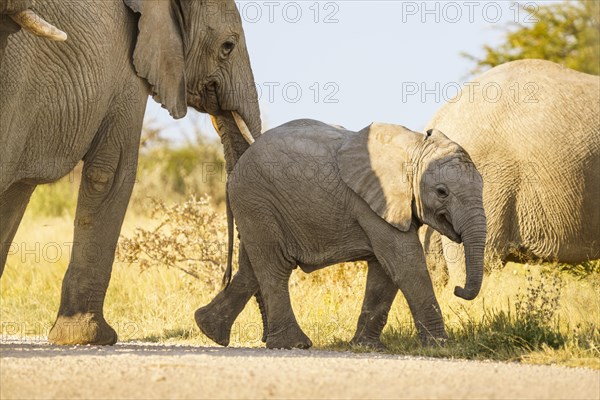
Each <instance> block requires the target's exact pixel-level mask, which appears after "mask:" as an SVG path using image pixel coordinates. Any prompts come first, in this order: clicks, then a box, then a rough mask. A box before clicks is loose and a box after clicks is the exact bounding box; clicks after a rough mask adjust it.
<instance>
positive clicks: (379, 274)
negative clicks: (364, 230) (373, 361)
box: [351, 259, 398, 349]
mask: <svg viewBox="0 0 600 400" xmlns="http://www.w3.org/2000/svg"><path fill="white" fill-rule="evenodd" d="M397 293H398V287H397V286H396V284H395V283H394V282H393V281H392V280H391V278H390V277H389V276H388V275H387V273H386V272H385V270H384V269H383V267H382V266H381V264H380V263H379V261H377V259H372V260H369V270H368V273H367V287H366V290H365V299H364V301H363V306H362V310H361V313H360V317H359V318H358V325H357V327H356V333H355V335H354V338H353V339H352V341H351V343H352V344H356V345H361V346H368V347H372V348H375V349H384V348H385V346H384V345H383V343H381V338H380V337H381V331H382V330H383V327H384V326H385V324H386V323H387V318H388V313H389V312H390V309H391V307H392V303H393V302H394V299H395V298H396V294H397Z"/></svg>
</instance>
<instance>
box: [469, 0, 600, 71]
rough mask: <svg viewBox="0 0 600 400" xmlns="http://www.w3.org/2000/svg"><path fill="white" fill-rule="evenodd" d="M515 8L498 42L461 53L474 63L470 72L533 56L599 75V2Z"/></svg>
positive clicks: (537, 4) (534, 4)
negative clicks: (479, 52)
mask: <svg viewBox="0 0 600 400" xmlns="http://www.w3.org/2000/svg"><path fill="white" fill-rule="evenodd" d="M515 6H517V3H515ZM518 11H519V13H518V15H519V18H518V19H517V18H516V19H517V20H518V22H514V23H511V24H509V25H508V26H506V27H505V39H504V42H503V43H502V44H500V45H499V46H497V47H494V46H490V45H485V46H484V47H483V50H484V55H483V57H476V56H474V55H471V54H463V56H465V57H467V58H468V59H471V60H473V61H474V62H475V64H476V67H475V69H474V70H473V71H471V72H472V73H479V72H482V71H484V70H486V69H489V68H493V67H495V66H498V65H500V64H504V63H507V62H509V61H515V60H522V59H524V58H537V59H542V60H549V61H553V62H555V63H558V64H562V65H564V66H565V67H568V68H571V69H574V70H576V71H580V72H585V73H587V74H593V75H600V2H598V1H596V0H577V1H574V0H570V1H564V2H560V3H550V4H544V3H543V2H528V3H522V4H521V5H520V9H519V10H518Z"/></svg>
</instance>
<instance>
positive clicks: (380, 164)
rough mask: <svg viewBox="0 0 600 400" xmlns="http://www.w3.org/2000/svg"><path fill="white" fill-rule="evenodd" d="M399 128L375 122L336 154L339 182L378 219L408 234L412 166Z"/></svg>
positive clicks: (405, 133) (402, 129) (403, 130)
mask: <svg viewBox="0 0 600 400" xmlns="http://www.w3.org/2000/svg"><path fill="white" fill-rule="evenodd" d="M412 135H414V133H413V132H411V131H410V130H408V129H406V128H405V127H403V126H400V125H389V124H380V123H374V124H371V125H370V126H368V127H366V128H365V129H363V130H361V131H360V132H358V134H355V135H352V137H351V138H350V139H348V140H347V141H346V142H345V143H344V144H343V145H342V147H341V148H340V150H339V151H338V154H337V161H338V166H339V168H340V174H341V177H342V180H343V181H344V182H345V183H346V184H347V185H348V186H349V187H350V189H352V190H353V191H354V192H355V193H356V194H358V195H359V196H360V197H362V198H363V199H364V200H365V201H366V202H367V204H369V206H370V207H371V209H372V210H373V211H375V212H376V213H377V214H378V215H379V216H380V217H381V218H383V219H385V220H386V221H387V222H388V223H390V224H391V225H393V226H395V227H396V228H398V229H400V230H401V231H404V232H406V231H408V230H409V229H410V224H411V221H412V198H413V190H412V176H411V169H412V168H411V164H410V159H409V157H408V153H407V151H406V143H405V142H406V140H407V139H408V137H409V136H412Z"/></svg>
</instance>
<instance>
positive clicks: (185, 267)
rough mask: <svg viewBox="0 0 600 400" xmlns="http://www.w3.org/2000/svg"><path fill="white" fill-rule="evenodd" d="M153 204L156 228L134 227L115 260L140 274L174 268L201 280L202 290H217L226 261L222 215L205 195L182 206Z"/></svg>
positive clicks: (152, 215) (160, 202)
mask: <svg viewBox="0 0 600 400" xmlns="http://www.w3.org/2000/svg"><path fill="white" fill-rule="evenodd" d="M152 202H153V203H154V206H153V208H152V210H151V212H150V216H151V217H152V218H156V219H157V220H158V225H157V226H156V227H155V228H153V229H145V228H136V229H135V231H134V233H133V236H132V237H129V238H127V237H122V239H121V242H120V245H119V247H118V252H117V258H118V259H119V260H120V261H123V262H126V263H129V264H137V265H139V268H140V270H141V271H145V270H147V269H149V268H156V267H163V266H164V267H167V268H175V269H178V270H180V271H182V272H184V273H186V274H188V275H189V276H192V277H194V278H196V279H198V280H200V281H201V282H202V283H203V285H206V286H205V287H208V288H210V289H211V290H213V291H214V290H215V289H217V287H218V286H220V284H221V280H220V278H219V277H220V276H221V275H222V274H223V272H224V270H225V265H226V262H227V219H226V217H225V215H224V213H221V212H217V211H215V209H214V208H213V207H212V206H211V204H210V198H209V197H208V196H204V197H202V198H200V199H196V197H195V196H191V197H190V198H189V199H188V200H187V201H186V202H184V203H182V204H177V203H175V204H169V205H167V204H165V203H164V202H163V201H159V200H152ZM234 259H236V258H235V255H234Z"/></svg>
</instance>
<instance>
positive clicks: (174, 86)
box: [0, 0, 261, 344]
mask: <svg viewBox="0 0 600 400" xmlns="http://www.w3.org/2000/svg"><path fill="white" fill-rule="evenodd" d="M35 11H36V12H37V13H38V14H39V15H40V16H41V17H43V18H44V19H46V20H48V21H53V22H54V23H56V24H57V25H58V26H60V28H61V29H63V30H64V31H65V32H67V33H68V35H69V39H68V40H67V41H66V42H60V43H59V42H51V41H47V40H44V39H41V38H38V37H35V36H33V35H31V34H28V33H27V32H24V31H20V32H18V33H16V34H13V35H10V36H9V39H8V46H7V48H6V51H5V54H4V60H3V62H2V65H1V67H0V162H1V165H2V170H1V175H0V221H1V227H0V235H1V242H0V243H1V244H2V248H1V252H0V273H1V272H2V271H3V269H4V265H5V262H6V257H7V252H8V249H9V244H10V243H11V241H12V239H13V237H14V235H15V232H16V230H17V228H18V226H19V222H20V220H21V217H22V215H23V212H24V211H25V208H26V206H27V203H28V201H29V198H30V196H31V194H32V192H33V191H34V189H35V187H36V185H38V184H43V183H48V182H53V181H56V180H57V179H59V178H61V177H62V176H64V175H66V174H67V173H68V172H69V171H71V170H72V168H73V167H74V166H75V165H76V164H77V162H78V161H80V160H83V161H84V166H83V174H82V182H81V187H80V191H79V199H78V203H77V212H76V216H75V238H74V246H73V249H72V254H71V260H70V263H69V267H68V270H67V273H66V275H65V278H64V281H63V286H62V297H61V303H60V309H59V311H58V316H57V320H56V322H55V324H54V326H53V328H52V330H51V332H50V335H49V339H50V341H51V342H53V343H58V344H113V343H115V342H116V340H117V335H116V333H115V331H114V330H113V329H112V328H111V327H110V326H109V325H108V323H107V322H106V321H105V319H104V316H103V312H102V310H103V304H104V298H105V295H106V290H107V287H108V284H109V280H110V275H111V269H112V263H113V259H114V253H115V248H116V244H117V239H118V237H119V231H120V229H121V225H122V222H123V217H124V214H125V210H126V209H127V204H128V201H129V197H130V194H131V190H132V187H133V184H134V181H135V174H136V167H137V157H138V145H139V139H140V133H141V128H142V120H143V116H144V111H145V108H146V101H147V98H148V95H149V94H154V95H155V100H157V101H159V102H161V103H162V104H163V106H164V107H165V108H167V109H168V110H169V112H170V113H171V115H172V116H173V117H174V118H181V117H183V116H184V115H185V114H186V112H187V107H188V106H192V107H194V108H195V109H197V110H199V111H201V112H207V113H210V114H211V115H213V116H215V118H216V123H217V125H218V127H219V130H220V133H221V138H222V141H223V144H224V147H225V155H226V161H227V164H228V168H229V169H230V168H232V166H233V165H234V164H235V162H236V161H237V158H239V156H240V155H241V154H242V153H243V152H244V150H245V149H246V148H247V147H248V144H247V143H246V142H245V141H244V140H243V139H242V136H241V135H240V132H239V130H238V129H237V128H236V125H235V124H234V122H233V118H232V116H231V112H230V111H231V110H235V111H237V112H238V113H239V114H240V115H241V116H242V117H243V119H244V120H245V121H246V123H247V125H248V126H249V128H250V130H251V132H252V133H253V134H254V135H255V136H257V137H258V135H259V134H260V129H261V128H260V125H261V123H260V113H259V108H258V101H257V94H256V90H255V85H254V78H253V75H252V70H251V68H250V61H249V57H248V53H247V50H246V44H245V39H244V34H243V30H242V23H241V18H240V16H239V14H238V12H237V8H236V6H235V3H234V2H233V0H231V1H219V2H208V1H200V0H197V1H193V0H173V1H145V2H143V1H139V0H125V2H123V1H122V0H98V1H68V2H42V1H39V2H37V3H36V4H35ZM134 11H135V12H134Z"/></svg>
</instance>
